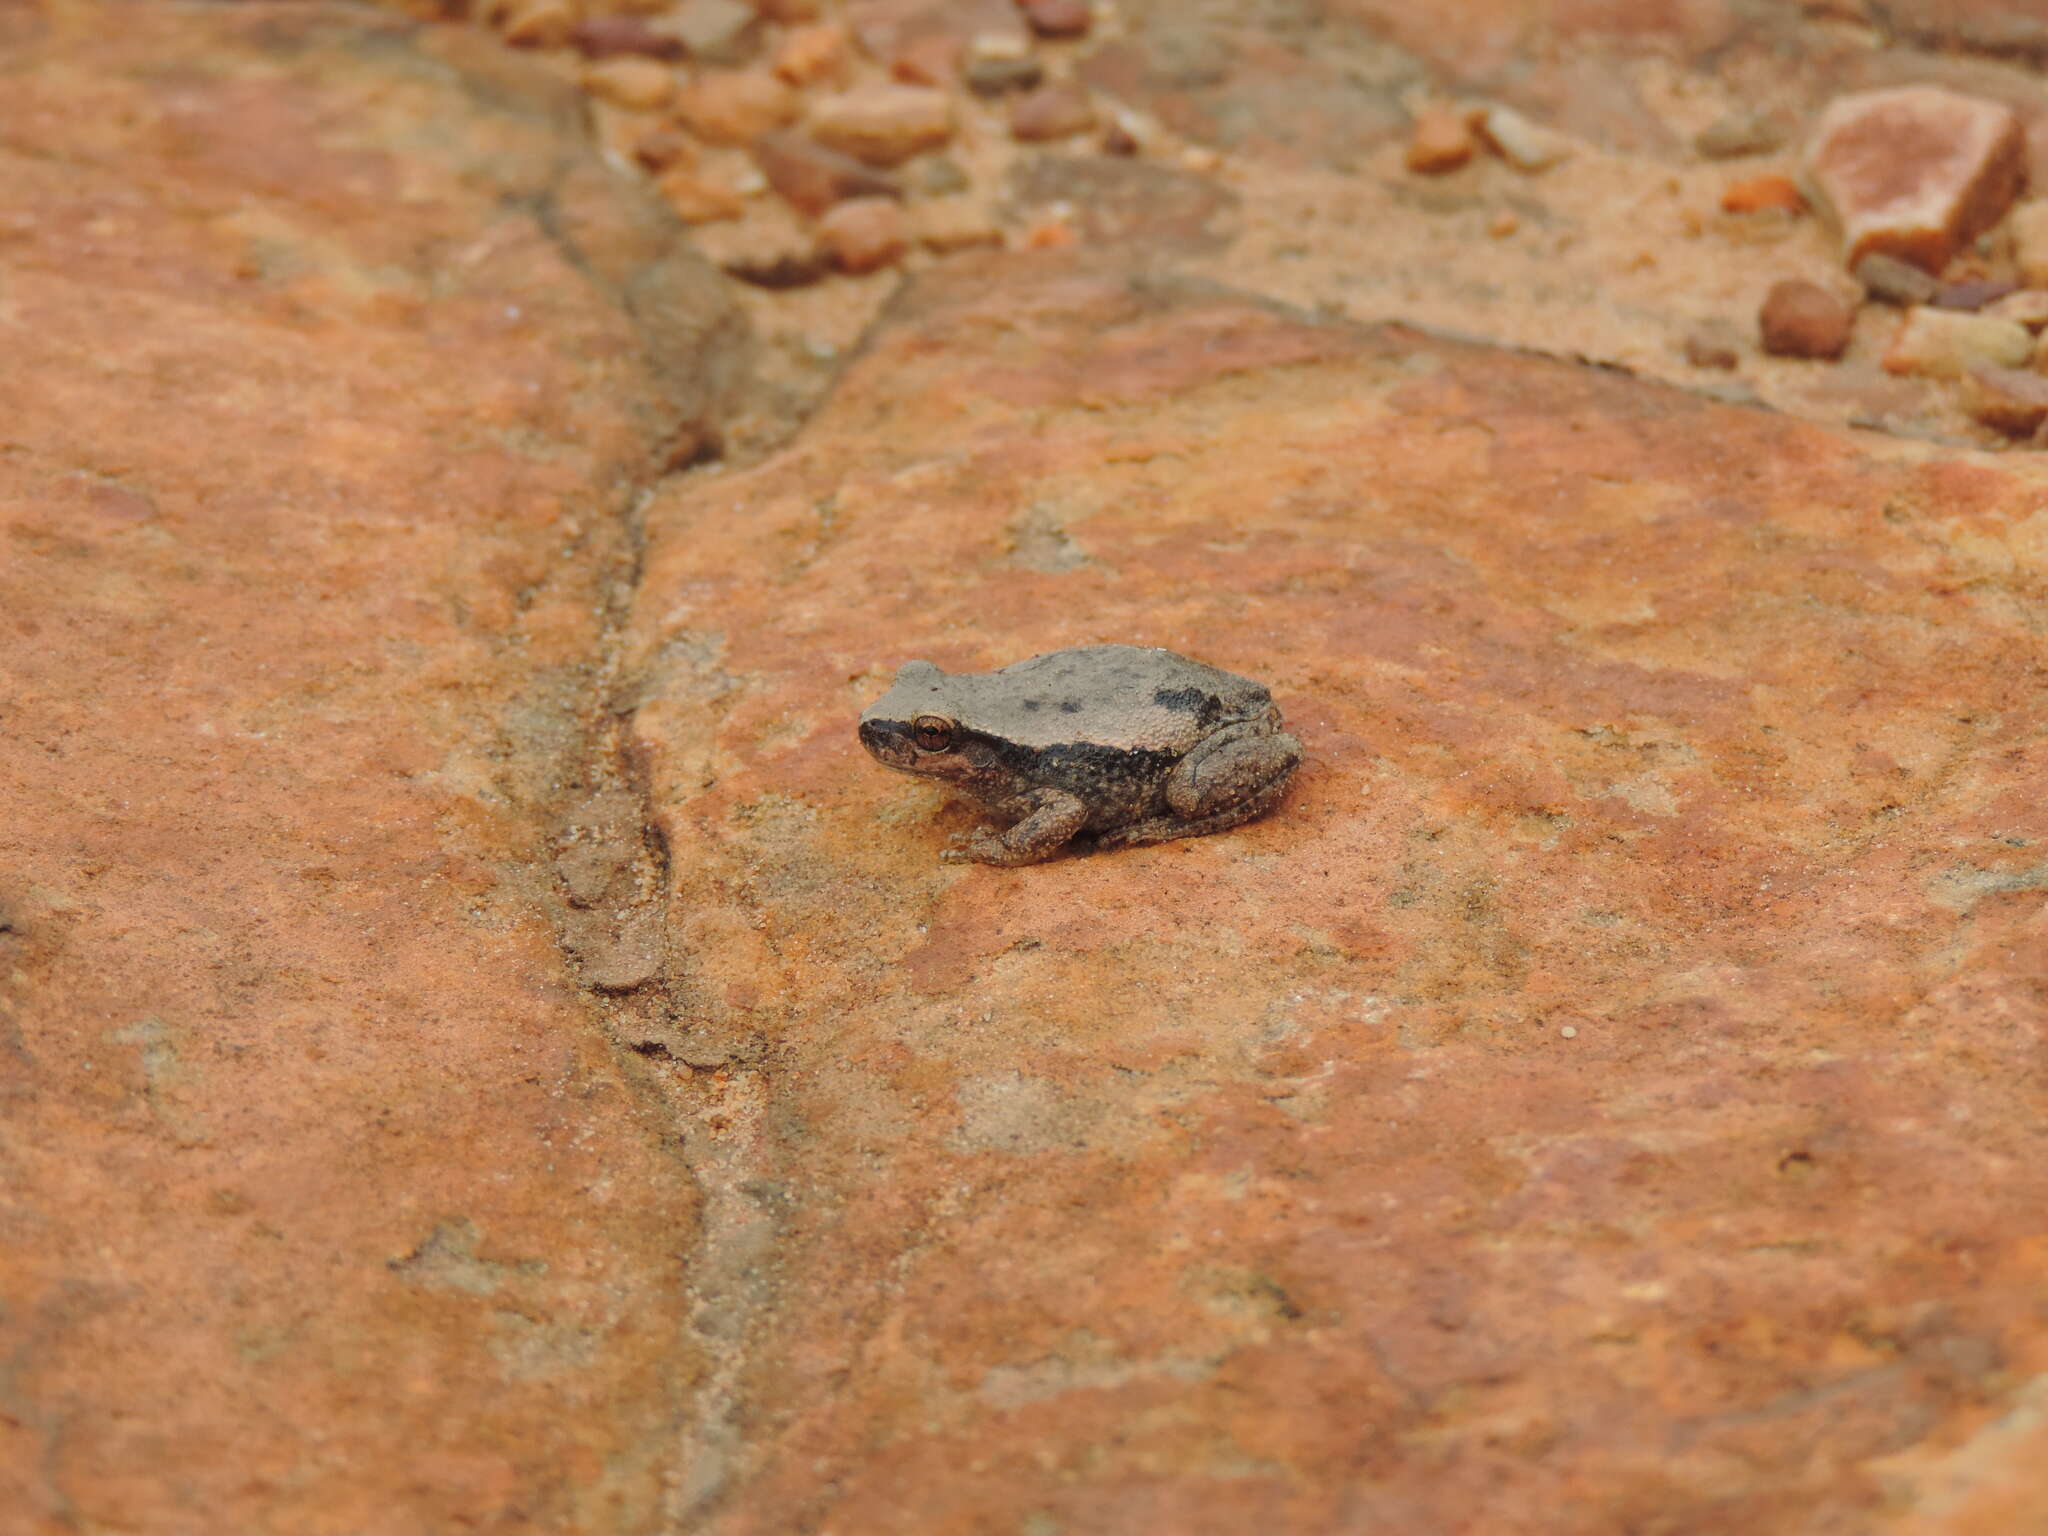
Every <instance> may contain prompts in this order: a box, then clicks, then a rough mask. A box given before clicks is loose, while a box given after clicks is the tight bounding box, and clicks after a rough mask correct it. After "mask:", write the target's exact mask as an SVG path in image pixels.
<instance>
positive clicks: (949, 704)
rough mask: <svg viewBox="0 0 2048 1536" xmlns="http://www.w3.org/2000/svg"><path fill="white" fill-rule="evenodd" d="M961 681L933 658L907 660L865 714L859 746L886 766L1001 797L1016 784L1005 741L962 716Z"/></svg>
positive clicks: (861, 721) (1012, 789)
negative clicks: (1005, 755) (1007, 762)
mask: <svg viewBox="0 0 2048 1536" xmlns="http://www.w3.org/2000/svg"><path fill="white" fill-rule="evenodd" d="M963 681H971V679H958V678H954V677H952V676H950V675H948V674H947V673H945V672H942V671H940V670H939V668H937V667H935V666H933V665H932V664H931V663H930V662H928V661H908V662H905V663H904V664H903V666H902V668H901V670H899V671H898V672H897V674H896V681H895V683H894V684H892V685H891V686H890V689H889V691H888V692H887V693H885V694H883V695H882V696H881V697H880V698H879V699H877V700H875V702H874V703H872V704H870V705H869V706H868V707H867V708H866V709H865V710H864V711H862V712H861V717H860V744H861V745H862V746H864V747H866V748H867V749H868V755H869V756H871V757H872V758H874V760H875V761H876V762H878V763H880V764H882V765H883V766H884V767H887V768H894V769H896V770H898V771H899V772H902V773H914V774H917V775H918V776H919V777H920V778H932V779H944V780H945V781H946V782H947V783H949V784H952V785H955V786H956V787H958V788H959V789H961V790H963V791H965V792H966V793H968V794H970V795H975V796H978V797H980V798H983V799H990V798H999V797H1001V796H1004V795H1007V794H1010V793H1013V792H1014V791H1015V789H1016V787H1017V785H1016V782H1015V775H1014V773H1013V772H1012V771H1011V770H1009V769H1008V768H1006V767H1005V765H1004V763H1003V754H1002V751H1001V748H1000V745H999V744H998V743H997V742H996V741H994V740H993V739H991V738H990V737H989V736H987V735H986V734H985V733H983V732H981V731H978V730H976V729H974V728H973V727H972V726H970V725H968V724H966V723H964V722H963V721H962V719H961V708H960V705H961V703H962V702H963V700H962V699H961V697H960V696H959V695H960V694H961V693H963V692H964V690H962V689H959V688H957V687H956V686H954V685H955V684H958V683H960V682H963Z"/></svg>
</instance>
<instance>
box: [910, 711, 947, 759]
mask: <svg viewBox="0 0 2048 1536" xmlns="http://www.w3.org/2000/svg"><path fill="white" fill-rule="evenodd" d="M910 739H911V740H912V741H914V742H916V743H917V744H918V746H919V748H920V749H922V750H923V751H926V752H943V751H945V750H946V749H947V748H948V747H950V746H952V745H953V722H952V721H950V720H948V719H947V718H946V717H945V716H944V715H919V716H918V717H917V718H916V719H915V720H913V721H911V722H910Z"/></svg>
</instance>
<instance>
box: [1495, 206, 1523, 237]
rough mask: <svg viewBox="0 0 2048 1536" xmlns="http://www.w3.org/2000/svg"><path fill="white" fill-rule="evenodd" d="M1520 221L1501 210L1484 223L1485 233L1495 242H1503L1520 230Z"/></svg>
mask: <svg viewBox="0 0 2048 1536" xmlns="http://www.w3.org/2000/svg"><path fill="white" fill-rule="evenodd" d="M1521 227H1522V221H1521V220H1520V219H1518V218H1516V217H1515V216H1514V215H1513V214H1512V213H1509V212H1508V211H1507V210H1506V209H1505V208H1503V209H1502V210H1501V211H1500V212H1499V213H1496V214H1495V215H1494V216H1493V217H1492V218H1490V219H1488V220H1487V221H1486V232H1487V233H1488V234H1489V235H1491V236H1493V238H1494V239H1496V240H1505V239H1507V237H1508V236H1509V235H1512V234H1514V233H1515V232H1516V231H1518V230H1519V229H1521Z"/></svg>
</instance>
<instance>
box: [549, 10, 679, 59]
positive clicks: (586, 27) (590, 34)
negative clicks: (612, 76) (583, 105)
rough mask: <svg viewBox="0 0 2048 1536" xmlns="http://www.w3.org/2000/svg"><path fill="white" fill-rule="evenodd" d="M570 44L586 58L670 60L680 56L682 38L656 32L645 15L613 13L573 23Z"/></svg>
mask: <svg viewBox="0 0 2048 1536" xmlns="http://www.w3.org/2000/svg"><path fill="white" fill-rule="evenodd" d="M570 41H571V42H572V43H574V44H575V45H576V48H577V50H578V51H579V52H580V53H582V55H583V56H584V57H585V58H586V59H612V58H618V57H621V56H622V55H633V54H638V55H642V56H644V57H647V58H653V59H664V60H669V61H673V60H676V59H680V58H681V57H682V56H683V44H682V39H680V38H678V37H676V36H675V35H673V34H672V33H668V32H659V31H656V30H655V29H654V28H653V27H652V26H650V25H649V24H648V22H647V18H646V17H644V16H632V15H622V14H618V13H612V14H609V15H602V16H586V17H584V18H583V20H581V21H579V22H577V23H576V26H575V30H574V31H573V32H572V33H571V34H570Z"/></svg>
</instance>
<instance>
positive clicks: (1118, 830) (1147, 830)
mask: <svg viewBox="0 0 2048 1536" xmlns="http://www.w3.org/2000/svg"><path fill="white" fill-rule="evenodd" d="M1284 739H1285V740H1289V741H1292V740H1293V738H1292V737H1291V736H1290V737H1286V738H1284ZM1293 777H1294V775H1293V773H1292V772H1291V771H1290V772H1288V773H1285V774H1282V775H1281V776H1280V777H1279V778H1277V779H1273V780H1270V781H1269V782H1268V783H1267V784H1266V785H1265V787H1264V788H1262V789H1260V790H1259V791H1257V792H1256V793H1255V794H1254V795H1253V796H1252V797H1251V798H1250V799H1248V800H1240V801H1239V802H1238V803H1237V804H1235V805H1232V806H1227V807H1225V808H1224V809H1223V810H1220V811H1218V812H1216V813H1215V814H1214V815H1213V816H1198V817H1196V818H1194V819H1193V820H1191V821H1190V820H1187V819H1185V818H1183V817H1179V816H1154V817H1153V818H1152V819H1151V820H1150V821H1134V822H1132V823H1131V824H1130V825H1129V826H1127V827H1112V828H1111V829H1110V830H1109V831H1107V832H1104V833H1102V834H1100V835H1099V836H1098V837H1097V838H1096V839H1095V846H1096V848H1097V849H1098V850H1101V851H1104V852H1107V851H1108V850H1109V849H1112V848H1134V847H1137V846H1138V845H1139V844H1141V843H1165V842H1171V841H1172V840H1173V839H1174V838H1176V837H1202V836H1204V835H1206V834H1208V833H1210V832H1222V831H1226V830H1228V829H1229V828H1231V827H1235V826H1238V825H1240V824H1242V823H1244V822H1247V821H1250V820H1252V818H1254V817H1256V816H1263V815H1265V814H1266V812H1268V811H1270V810H1271V809H1273V807H1274V806H1276V805H1278V804H1279V803H1280V801H1281V800H1282V799H1283V798H1284V797H1285V796H1286V794H1287V785H1288V783H1289V781H1290V780H1291V779H1292V778H1293Z"/></svg>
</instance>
